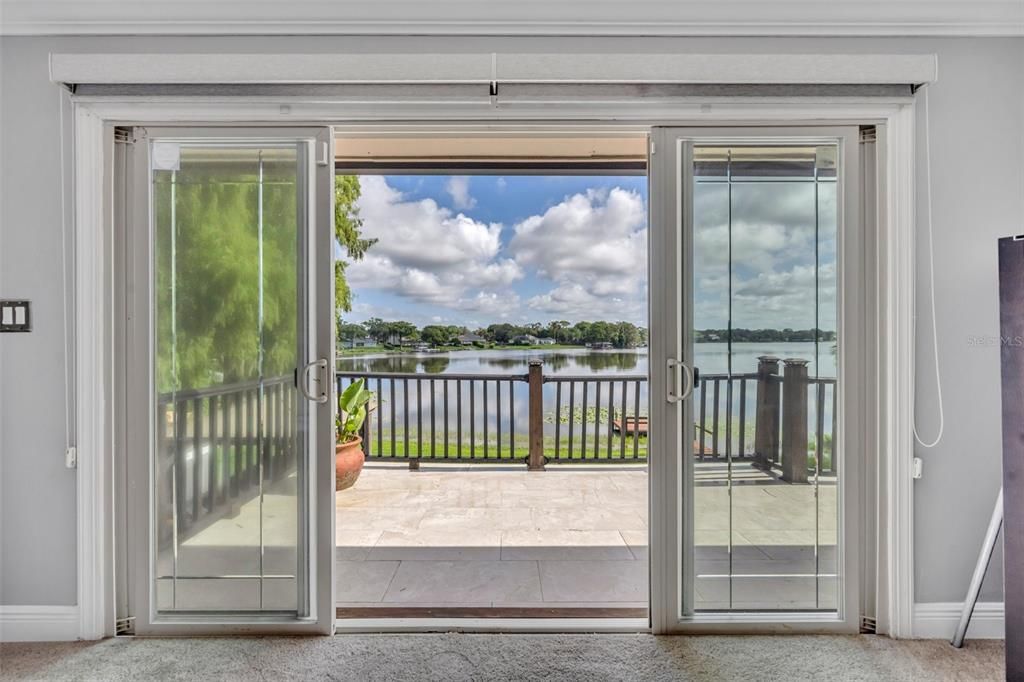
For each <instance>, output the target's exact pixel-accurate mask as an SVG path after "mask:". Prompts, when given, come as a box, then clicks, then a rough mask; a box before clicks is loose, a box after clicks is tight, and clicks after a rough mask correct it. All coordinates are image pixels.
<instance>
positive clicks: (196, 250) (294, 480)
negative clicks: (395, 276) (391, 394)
mask: <svg viewBox="0 0 1024 682" xmlns="http://www.w3.org/2000/svg"><path fill="white" fill-rule="evenodd" d="M268 132H270V134H269V135H266V136H264V135H260V136H259V137H256V136H251V135H239V136H233V135H231V134H230V133H229V132H225V131H213V132H208V133H203V132H200V131H189V132H188V133H186V134H183V133H182V131H178V130H175V131H168V132H167V133H163V132H162V131H145V132H144V133H143V135H144V139H143V140H140V141H139V143H138V144H140V145H142V146H141V148H140V150H139V151H140V154H141V156H140V158H139V160H138V165H137V167H136V173H135V177H136V178H139V180H141V178H143V177H144V178H146V180H145V181H144V183H143V182H141V181H140V182H139V185H140V189H139V192H138V194H137V196H138V197H139V199H138V200H139V201H140V202H141V203H144V204H145V206H148V208H147V209H144V212H145V214H146V215H145V219H146V224H148V225H149V226H150V235H148V237H145V236H143V235H139V234H138V227H137V226H136V232H135V235H136V236H137V237H142V238H141V239H139V240H138V242H137V248H136V256H135V257H136V261H137V267H139V268H140V270H139V272H140V273H141V274H143V275H144V276H145V277H146V279H147V280H148V281H149V282H150V287H149V288H148V289H147V288H141V289H142V292H140V293H139V294H138V295H137V296H136V311H137V313H139V314H138V315H137V319H139V320H149V325H148V328H143V325H144V323H140V324H139V326H138V328H137V330H136V332H137V334H138V335H139V336H140V337H141V336H144V335H146V334H148V336H149V344H148V346H149V348H151V349H152V351H151V352H150V353H139V352H138V351H136V352H137V354H139V355H140V358H141V359H140V361H139V363H138V365H137V367H138V370H139V371H138V372H137V373H136V374H135V375H131V374H130V376H129V382H130V383H131V384H132V385H133V386H135V387H137V388H142V386H143V384H147V385H148V388H147V389H146V390H145V395H146V398H145V400H143V401H139V404H137V405H134V406H130V407H129V412H130V414H129V419H130V420H131V421H130V423H129V430H133V429H142V428H148V429H149V433H150V434H151V435H150V438H149V443H150V447H149V457H148V463H146V464H147V466H146V467H141V466H139V465H137V466H136V468H135V472H136V478H137V480H142V479H143V477H145V478H146V480H148V481H149V485H148V486H147V487H148V488H149V490H150V494H149V495H148V496H145V497H146V499H142V498H141V497H140V498H139V504H140V507H137V508H138V509H139V511H140V513H142V512H143V508H144V509H145V510H146V515H149V516H150V518H151V519H152V521H151V524H150V525H149V526H148V529H149V533H148V537H145V539H144V541H145V544H146V546H148V548H149V552H150V553H151V554H150V556H151V559H150V561H149V563H148V565H147V566H146V568H145V569H143V570H140V571H137V572H136V575H138V576H139V579H138V581H137V582H138V584H139V589H140V590H141V592H140V598H139V599H138V600H137V601H136V603H138V604H146V603H148V604H149V606H150V608H149V610H148V612H147V613H145V617H144V618H142V619H141V625H142V630H143V631H153V632H158V631H160V629H159V625H160V623H161V621H162V620H167V619H170V620H172V621H174V620H176V619H177V620H180V619H181V618H190V619H194V620H195V621H196V622H213V621H217V620H218V619H219V620H223V619H224V618H228V617H230V618H231V619H232V621H231V622H234V623H239V622H246V621H247V620H250V619H251V618H254V617H258V618H266V617H272V618H278V619H279V620H278V621H276V622H277V623H278V626H277V627H275V628H273V629H288V628H287V627H281V624H287V623H288V622H289V621H291V622H299V623H303V624H304V625H305V626H306V627H310V626H312V627H314V628H316V627H317V624H318V623H319V627H320V629H325V628H326V627H329V626H325V625H324V623H330V622H333V619H332V618H331V616H332V615H333V614H330V613H326V614H325V613H320V614H318V613H317V611H318V609H317V589H316V585H315V584H314V582H315V576H316V575H317V571H316V564H317V562H318V561H320V559H319V558H318V556H317V555H316V554H315V552H316V549H317V545H318V540H319V539H321V536H322V539H323V544H326V545H329V544H330V535H331V528H330V518H331V515H330V513H329V512H328V513H327V514H326V519H327V523H326V528H324V525H325V524H324V523H323V522H322V520H323V519H322V517H323V515H319V516H318V514H317V506H318V505H317V503H316V500H317V491H318V488H325V490H324V492H326V490H329V489H327V488H326V487H325V486H318V485H317V482H316V472H317V470H318V467H320V468H325V469H326V467H325V466H324V465H325V464H326V463H327V462H328V458H327V457H321V456H320V454H318V453H321V452H323V451H327V452H328V454H329V450H327V448H330V442H329V441H330V438H331V436H332V433H333V432H332V430H331V425H332V414H331V411H330V407H329V402H330V401H329V400H324V401H323V402H322V403H321V402H314V401H313V400H312V399H307V397H306V396H305V395H304V392H303V391H300V389H299V386H300V382H301V381H307V379H306V376H305V375H306V373H305V371H304V369H305V367H306V366H307V364H308V363H310V362H311V361H314V360H315V358H316V357H317V355H318V353H317V349H318V348H323V349H324V350H323V351H321V353H320V354H323V353H325V352H326V349H327V348H329V344H330V327H331V324H330V316H329V312H328V314H327V315H326V316H324V315H322V314H321V313H320V312H319V311H320V309H321V308H323V309H324V310H326V311H329V310H330V306H331V303H330V301H331V297H332V290H331V288H330V282H331V277H330V268H331V261H330V251H329V249H323V250H322V251H321V250H318V249H315V248H312V245H313V243H314V242H315V241H316V240H318V239H320V238H321V237H322V235H319V233H320V232H321V231H323V232H324V233H325V235H326V236H325V237H323V238H322V241H324V242H325V243H327V244H329V243H330V241H329V240H330V235H331V232H332V231H331V229H330V222H329V221H330V211H329V206H330V198H329V196H328V197H327V202H326V207H327V210H325V204H324V201H323V196H322V194H323V192H324V191H325V189H326V188H329V187H330V184H329V182H330V175H329V170H330V169H329V167H328V168H327V169H326V171H323V172H318V169H317V166H316V165H315V164H314V161H313V158H312V157H313V153H314V149H315V145H316V144H318V138H320V137H323V138H324V139H325V141H326V140H327V139H329V131H319V130H317V131H308V133H307V134H297V135H288V134H286V133H285V132H280V133H278V134H274V133H277V131H268ZM321 176H323V178H326V182H327V184H326V185H325V184H324V182H322V181H321V180H322V178H321ZM143 195H144V198H143ZM318 195H321V196H320V198H319V200H318V198H317V197H318ZM137 215H139V216H140V218H141V217H142V214H141V213H137ZM138 222H140V223H141V222H142V220H140V221H138ZM324 252H326V253H327V256H326V257H325V256H324V255H323V254H324ZM140 264H141V265H140ZM325 285H326V286H325ZM318 288H319V289H320V290H319V291H318ZM145 291H148V295H146V293H144V292H145ZM318 294H319V296H318ZM321 317H324V318H325V319H326V322H324V321H323V320H321V319H320V318H321ZM325 330H326V337H324V331H325ZM322 337H323V338H322ZM143 374H145V375H146V376H148V377H149V380H148V381H142V379H141V377H142V375H143ZM308 381H310V382H311V381H319V382H321V385H326V386H329V385H330V383H331V382H330V377H313V378H310V379H309V380H308ZM307 385H311V384H307ZM306 392H307V393H310V396H312V392H316V389H308V390H307V391H306ZM327 395H329V391H328V392H327ZM143 405H145V406H148V407H146V408H145V411H143V407H142V406H143ZM133 417H134V419H133ZM136 420H137V421H136ZM143 424H146V425H148V427H143V426H142V425H143ZM325 446H326V447H325ZM129 458H130V459H131V460H132V461H135V462H136V463H138V461H139V460H141V459H142V458H141V453H134V452H133V453H129ZM321 460H322V461H321ZM318 462H319V464H318ZM131 466H132V465H131V464H129V467H131ZM324 498H325V499H326V502H325V500H324V499H321V500H320V504H319V506H323V505H324V504H326V505H329V504H330V501H331V500H330V499H329V496H324ZM141 518H145V517H144V516H142V517H141ZM318 519H319V520H318ZM140 527H142V525H141V524H140ZM139 537H140V539H141V536H139ZM136 551H138V547H136ZM326 571H327V573H328V575H329V571H330V569H329V564H328V567H327V568H326ZM142 575H145V576H146V577H145V578H142ZM327 591H328V594H327V595H326V597H327V598H326V599H325V600H324V599H322V600H321V601H324V602H325V603H326V604H329V603H330V601H329V600H330V594H329V592H330V590H329V589H328V590H327ZM320 610H324V609H320ZM327 610H328V611H329V609H327ZM137 611H138V609H137ZM139 615H141V614H139Z"/></svg>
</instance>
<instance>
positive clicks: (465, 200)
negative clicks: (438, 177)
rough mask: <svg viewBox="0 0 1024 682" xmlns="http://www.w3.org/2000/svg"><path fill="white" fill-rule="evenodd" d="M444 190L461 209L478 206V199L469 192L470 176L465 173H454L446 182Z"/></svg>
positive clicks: (456, 206)
mask: <svg viewBox="0 0 1024 682" xmlns="http://www.w3.org/2000/svg"><path fill="white" fill-rule="evenodd" d="M444 191H445V192H448V194H449V195H450V196H451V198H452V204H453V205H454V206H455V208H457V209H460V210H468V209H471V208H473V207H474V206H476V199H474V198H473V197H472V196H470V194H469V178H468V177H466V176H465V175H453V176H452V177H450V178H448V182H447V183H445V186H444Z"/></svg>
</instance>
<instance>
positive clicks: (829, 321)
mask: <svg viewBox="0 0 1024 682" xmlns="http://www.w3.org/2000/svg"><path fill="white" fill-rule="evenodd" d="M837 161H838V147H837V145H835V144H825V145H804V146H801V145H795V144H790V145H779V146H775V145H756V146H727V145H709V146H698V147H697V148H696V149H695V150H694V187H693V193H694V194H693V206H694V236H693V243H694V255H693V286H694V298H693V306H694V316H693V317H694V322H693V329H692V330H691V333H692V334H693V340H694V342H695V348H696V349H697V350H696V358H695V362H696V364H697V366H698V367H699V368H700V369H701V370H702V371H701V382H700V386H699V387H698V389H697V390H696V391H695V392H694V401H693V416H694V422H695V423H694V424H693V427H692V428H693V433H694V476H693V481H694V483H693V485H694V489H693V490H692V491H691V493H692V495H691V498H692V500H693V534H694V545H695V546H694V581H693V586H694V594H693V595H692V601H693V605H694V608H695V609H696V610H698V611H700V610H705V611H722V610H724V611H729V610H737V611H767V610H801V611H803V610H835V609H836V608H837V605H838V595H837V578H836V575H837V561H836V549H837V547H836V542H837V538H836V535H837V530H836V529H837V527H838V503H837V495H836V484H837V478H838V475H837V467H836V461H835V456H836V453H835V451H834V446H835V444H836V441H835V438H834V436H835V433H836V431H835V424H836V419H835V416H836V409H837V402H836V400H837V393H836V383H837V379H836V377H837V373H836V363H837V358H836V344H837V338H836V329H837V315H836V283H837V279H836V263H837V258H836V256H837V251H836V250H837V224H838V208H837V192H836V180H837V172H836V169H837Z"/></svg>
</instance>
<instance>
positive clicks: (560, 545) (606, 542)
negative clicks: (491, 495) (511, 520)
mask: <svg viewBox="0 0 1024 682" xmlns="http://www.w3.org/2000/svg"><path fill="white" fill-rule="evenodd" d="M501 558H502V559H503V560H524V559H526V560H528V559H554V560H557V559H565V560H575V561H578V560H591V561H596V560H613V559H617V560H628V559H632V558H633V554H632V553H631V552H630V551H629V547H627V546H626V543H625V541H624V540H623V539H622V536H621V535H620V534H619V532H618V531H614V530H544V531H539V530H529V531H516V530H512V531H504V532H503V533H502V534H501Z"/></svg>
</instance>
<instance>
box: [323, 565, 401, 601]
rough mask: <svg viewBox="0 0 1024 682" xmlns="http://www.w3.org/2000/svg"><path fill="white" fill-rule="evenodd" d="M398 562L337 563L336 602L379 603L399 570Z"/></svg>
mask: <svg viewBox="0 0 1024 682" xmlns="http://www.w3.org/2000/svg"><path fill="white" fill-rule="evenodd" d="M398 564H399V562H397V561H336V562H335V567H336V568H335V572H334V600H335V602H379V601H381V599H383V598H384V592H385V591H386V590H387V589H388V585H389V584H390V583H391V579H392V578H393V577H394V575H395V571H397V570H398Z"/></svg>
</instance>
